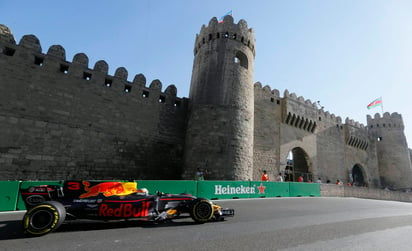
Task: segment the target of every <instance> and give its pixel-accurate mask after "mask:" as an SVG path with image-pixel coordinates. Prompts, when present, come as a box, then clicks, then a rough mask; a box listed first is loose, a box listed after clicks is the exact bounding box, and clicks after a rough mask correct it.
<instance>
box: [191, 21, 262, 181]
mask: <svg viewBox="0 0 412 251" xmlns="http://www.w3.org/2000/svg"><path fill="white" fill-rule="evenodd" d="M194 56H195V58H194V63H193V71H192V80H191V86H190V93H189V100H190V103H189V118H188V125H187V132H186V139H185V153H184V165H185V171H184V173H183V177H184V178H185V179H192V178H193V177H194V174H195V172H196V169H197V168H202V169H207V170H208V174H207V176H208V177H207V179H216V180H248V179H252V173H253V123H254V94H253V72H254V69H253V68H254V58H255V37H254V31H253V30H252V29H249V28H248V27H247V23H246V21H244V20H240V21H239V23H238V24H235V23H234V22H233V18H232V17H231V16H226V17H225V18H224V20H223V22H222V23H219V22H218V21H217V19H216V18H212V19H211V20H210V22H209V25H208V26H204V25H203V26H202V28H201V31H200V33H199V34H197V35H196V41H195V48H194Z"/></svg>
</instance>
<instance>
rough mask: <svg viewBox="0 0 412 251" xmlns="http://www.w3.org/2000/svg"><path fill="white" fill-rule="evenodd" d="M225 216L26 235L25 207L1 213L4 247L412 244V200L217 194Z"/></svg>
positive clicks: (76, 225)
mask: <svg viewBox="0 0 412 251" xmlns="http://www.w3.org/2000/svg"><path fill="white" fill-rule="evenodd" d="M217 203H218V204H221V205H222V206H224V207H231V208H234V209H235V210H236V215H235V217H233V218H228V219H227V220H226V221H223V222H213V223H205V224H194V223H193V222H192V221H191V220H190V219H184V220H178V221H176V222H173V223H167V224H152V223H145V222H136V221H129V222H109V223H107V222H106V223H104V222H90V221H82V222H73V223H70V224H64V225H63V226H61V227H60V228H59V229H58V230H57V231H56V232H54V233H51V234H49V235H46V236H43V237H37V238H25V237H24V236H23V234H22V231H21V218H22V217H23V213H24V212H12V213H10V212H6V213H0V250H122V251H123V250H197V251H200V250H208V251H210V250H348V249H350V250H389V249H392V250H410V246H411V245H412V238H410V237H411V233H412V226H411V223H412V204H411V203H402V202H394V201H378V200H363V199H356V198H310V197H305V198H271V199H269V198H263V199H251V200H226V201H217Z"/></svg>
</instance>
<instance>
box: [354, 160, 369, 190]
mask: <svg viewBox="0 0 412 251" xmlns="http://www.w3.org/2000/svg"><path fill="white" fill-rule="evenodd" d="M363 174H364V171H363V168H362V166H361V165H359V164H356V165H354V166H353V168H352V179H353V181H352V182H353V183H352V184H353V185H354V186H360V187H363V186H366V185H367V184H366V182H365V176H364V175H363Z"/></svg>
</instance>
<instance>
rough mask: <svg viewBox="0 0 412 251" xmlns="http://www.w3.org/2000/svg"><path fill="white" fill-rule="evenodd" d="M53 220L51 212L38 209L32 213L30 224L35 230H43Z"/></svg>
mask: <svg viewBox="0 0 412 251" xmlns="http://www.w3.org/2000/svg"><path fill="white" fill-rule="evenodd" d="M52 222H53V214H52V213H51V212H49V211H48V210H39V211H37V212H34V213H33V214H32V217H31V219H30V226H31V227H32V228H33V229H36V230H43V229H45V228H47V227H49V226H50V225H51V224H52Z"/></svg>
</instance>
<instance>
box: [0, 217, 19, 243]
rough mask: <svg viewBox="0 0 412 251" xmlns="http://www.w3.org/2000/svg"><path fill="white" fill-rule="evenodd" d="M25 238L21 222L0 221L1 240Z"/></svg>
mask: <svg viewBox="0 0 412 251" xmlns="http://www.w3.org/2000/svg"><path fill="white" fill-rule="evenodd" d="M20 238H24V234H23V222H22V221H21V220H10V221H0V240H10V239H20Z"/></svg>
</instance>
